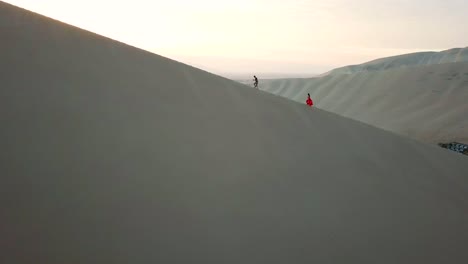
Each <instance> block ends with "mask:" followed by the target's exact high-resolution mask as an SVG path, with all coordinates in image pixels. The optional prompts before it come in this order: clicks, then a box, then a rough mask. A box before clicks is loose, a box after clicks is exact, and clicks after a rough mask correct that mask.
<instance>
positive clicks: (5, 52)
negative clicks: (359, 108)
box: [0, 3, 468, 264]
mask: <svg viewBox="0 0 468 264" xmlns="http://www.w3.org/2000/svg"><path fill="white" fill-rule="evenodd" d="M0 30H1V31H0V36H1V37H2V39H1V42H0V47H1V49H0V52H1V53H0V54H1V59H0V82H1V83H0V85H1V87H0V107H1V111H0V120H1V121H2V129H1V130H0V146H2V151H1V152H0V155H1V156H0V175H1V179H2V184H1V185H0V208H1V209H0V213H1V214H0V215H1V222H0V244H1V245H2V250H3V252H2V254H0V262H1V263H344V262H346V263H360V264H361V263H376V262H389V263H428V264H430V263H442V262H447V263H461V262H463V260H465V259H467V258H468V253H467V252H466V250H465V249H466V244H467V243H468V213H467V211H466V207H467V206H468V196H467V193H468V189H467V186H468V181H467V179H466V171H467V170H468V160H467V159H465V158H464V157H462V156H461V155H456V154H454V153H450V152H449V151H446V150H443V149H441V148H439V147H436V146H428V145H424V144H420V143H418V142H415V141H412V140H410V139H407V138H402V137H399V136H396V135H393V134H391V133H388V132H385V131H382V130H378V129H375V128H372V127H370V126H368V125H365V124H362V123H359V122H355V121H352V120H349V119H345V118H342V117H340V116H338V115H335V114H333V113H329V112H325V111H322V110H320V109H310V108H307V107H306V106H305V105H302V104H297V103H295V102H292V101H290V100H285V99H283V98H280V97H277V96H273V95H270V94H268V93H264V92H261V91H258V90H253V89H251V88H248V87H246V86H243V85H241V84H239V83H236V82H233V81H230V80H227V79H224V78H221V77H217V76H215V75H212V74H209V73H207V72H204V71H201V70H198V69H195V68H192V67H188V66H186V65H183V64H181V63H178V62H175V61H172V60H169V59H166V58H163V57H160V56H157V55H154V54H150V53H148V52H144V51H141V50H138V49H135V48H133V47H130V46H126V45H124V44H121V43H118V42H115V41H112V40H109V39H105V38H102V37H99V36H97V35H94V34H91V33H89V32H85V31H82V30H79V29H76V28H73V27H70V26H67V25H64V24H61V23H58V22H56V21H53V20H50V19H47V18H44V17H41V16H38V15H36V14H33V13H30V12H26V11H24V10H21V9H18V8H15V7H12V6H10V5H7V4H3V3H0Z"/></svg>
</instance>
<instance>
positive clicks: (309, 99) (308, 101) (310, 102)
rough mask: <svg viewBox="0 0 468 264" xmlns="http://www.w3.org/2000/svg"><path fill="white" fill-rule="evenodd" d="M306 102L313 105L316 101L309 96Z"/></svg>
mask: <svg viewBox="0 0 468 264" xmlns="http://www.w3.org/2000/svg"><path fill="white" fill-rule="evenodd" d="M306 104H307V105H308V106H313V105H314V102H312V99H311V98H310V97H309V98H307V101H306Z"/></svg>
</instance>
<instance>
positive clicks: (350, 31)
mask: <svg viewBox="0 0 468 264" xmlns="http://www.w3.org/2000/svg"><path fill="white" fill-rule="evenodd" d="M3 1H5V0H3ZM5 2H9V3H12V4H14V5H17V6H20V7H23V8H26V9H29V10H32V11H35V12H38V13H41V14H44V15H46V16H49V17H52V18H55V19H58V20H60V21H64V22H66V23H69V24H72V25H75V26H78V27H81V28H84V29H87V30H90V31H93V32H96V33H98V34H101V35H104V36H107V37H110V38H113V39H116V40H119V41H122V42H125V43H128V44H131V45H133V46H137V47H139V48H143V49H146V50H149V51H151V52H154V53H157V54H160V55H163V56H166V57H169V58H173V59H176V60H179V61H182V62H185V63H188V64H191V65H194V66H197V67H201V68H204V69H206V70H209V71H212V72H216V73H265V72H278V73H310V74H313V73H322V72H325V71H327V70H330V69H331V68H334V67H337V66H344V65H348V64H358V63H362V62H365V61H368V60H371V59H375V58H379V57H384V56H390V55H396V54H402V53H409V52H415V51H422V50H424V51H425V50H436V51H437V50H443V49H449V48H454V47H465V46H468V26H467V25H468V0H315V1H314V0H288V1H285V0H232V1H227V0H6V1H5Z"/></svg>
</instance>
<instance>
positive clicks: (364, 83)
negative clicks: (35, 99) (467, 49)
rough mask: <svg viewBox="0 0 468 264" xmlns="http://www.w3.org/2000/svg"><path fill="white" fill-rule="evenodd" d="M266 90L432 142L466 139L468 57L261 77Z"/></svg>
mask: <svg viewBox="0 0 468 264" xmlns="http://www.w3.org/2000/svg"><path fill="white" fill-rule="evenodd" d="M260 88H261V89H262V90H265V91H268V92H271V93H274V94H277V95H280V96H283V97H286V98H289V99H293V100H295V101H298V102H304V101H305V99H306V97H307V93H310V94H311V96H312V98H313V99H314V100H315V103H316V106H317V107H319V108H321V109H324V110H327V111H331V112H334V113H337V114H339V115H342V116H345V117H349V118H353V119H356V120H359V121H362V122H365V123H368V124H371V125H373V126H376V127H379V128H383V129H385V130H389V131H392V132H395V133H399V134H401V135H405V136H410V137H412V138H415V139H418V140H422V141H425V142H429V143H438V142H445V141H460V142H464V143H468V118H467V115H468V104H467V102H468V63H448V64H440V65H430V66H420V67H415V68H397V69H392V70H386V71H378V72H364V73H355V74H349V75H347V74H345V75H343V74H340V75H330V76H326V77H321V78H312V79H284V80H262V82H261V85H260Z"/></svg>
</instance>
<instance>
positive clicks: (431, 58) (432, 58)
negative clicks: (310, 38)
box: [322, 47, 468, 76]
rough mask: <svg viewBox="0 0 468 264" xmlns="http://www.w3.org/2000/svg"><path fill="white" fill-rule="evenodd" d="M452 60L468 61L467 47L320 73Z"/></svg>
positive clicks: (389, 58)
mask: <svg viewBox="0 0 468 264" xmlns="http://www.w3.org/2000/svg"><path fill="white" fill-rule="evenodd" d="M452 62H468V47H466V48H455V49H449V50H444V51H441V52H416V53H410V54H403V55H398V56H392V57H386V58H381V59H377V60H373V61H369V62H366V63H363V64H359V65H349V66H345V67H340V68H337V69H334V70H331V71H330V72H327V73H325V74H322V76H326V75H336V74H351V73H357V72H372V71H381V70H388V69H394V68H401V67H414V66H424V65H434V64H444V63H452Z"/></svg>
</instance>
